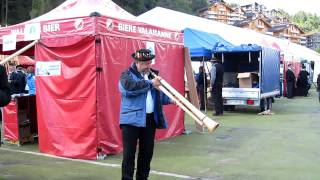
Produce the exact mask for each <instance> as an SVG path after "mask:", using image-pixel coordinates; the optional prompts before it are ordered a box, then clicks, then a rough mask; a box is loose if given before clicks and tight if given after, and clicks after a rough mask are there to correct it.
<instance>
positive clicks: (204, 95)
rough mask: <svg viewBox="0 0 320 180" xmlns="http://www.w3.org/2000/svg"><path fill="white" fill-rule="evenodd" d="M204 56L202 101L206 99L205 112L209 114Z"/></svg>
mask: <svg viewBox="0 0 320 180" xmlns="http://www.w3.org/2000/svg"><path fill="white" fill-rule="evenodd" d="M204 63H205V62H204V56H203V57H202V67H203V72H202V77H203V85H204V86H203V99H202V101H204V112H205V114H207V94H206V93H207V88H206V87H207V86H206V85H207V79H206V78H205V77H206V75H205V74H206V71H205V68H204V67H205V64H204Z"/></svg>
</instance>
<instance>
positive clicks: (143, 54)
mask: <svg viewBox="0 0 320 180" xmlns="http://www.w3.org/2000/svg"><path fill="white" fill-rule="evenodd" d="M131 57H133V58H134V59H135V60H137V61H150V60H152V59H153V58H154V57H155V55H154V54H152V53H151V51H150V50H149V49H139V50H138V51H136V52H135V53H133V54H131Z"/></svg>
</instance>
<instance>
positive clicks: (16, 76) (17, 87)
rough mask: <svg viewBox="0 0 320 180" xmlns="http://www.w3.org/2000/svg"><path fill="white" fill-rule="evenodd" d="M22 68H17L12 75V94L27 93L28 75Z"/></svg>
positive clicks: (10, 80)
mask: <svg viewBox="0 0 320 180" xmlns="http://www.w3.org/2000/svg"><path fill="white" fill-rule="evenodd" d="M22 69H23V68H22V67H17V70H16V71H15V72H12V73H11V75H10V79H9V82H10V88H11V93H12V94H20V93H25V90H24V89H25V87H26V75H25V74H24V73H23V72H22Z"/></svg>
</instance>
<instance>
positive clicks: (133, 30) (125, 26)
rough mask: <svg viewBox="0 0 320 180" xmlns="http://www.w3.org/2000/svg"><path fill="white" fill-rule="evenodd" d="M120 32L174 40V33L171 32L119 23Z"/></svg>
mask: <svg viewBox="0 0 320 180" xmlns="http://www.w3.org/2000/svg"><path fill="white" fill-rule="evenodd" d="M118 30H119V31H123V32H131V33H140V34H144V35H151V36H156V37H160V38H167V39H171V38H172V33H171V32H165V31H160V30H157V29H152V28H146V27H140V26H134V25H130V24H123V23H119V24H118Z"/></svg>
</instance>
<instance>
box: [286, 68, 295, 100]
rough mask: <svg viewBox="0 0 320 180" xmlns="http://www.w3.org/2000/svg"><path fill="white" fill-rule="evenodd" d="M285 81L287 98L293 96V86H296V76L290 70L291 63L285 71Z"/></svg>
mask: <svg viewBox="0 0 320 180" xmlns="http://www.w3.org/2000/svg"><path fill="white" fill-rule="evenodd" d="M286 83H287V94H286V95H287V98H288V99H291V98H293V92H294V88H295V86H296V76H295V75H294V73H293V71H292V65H291V64H288V69H287V71H286Z"/></svg>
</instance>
